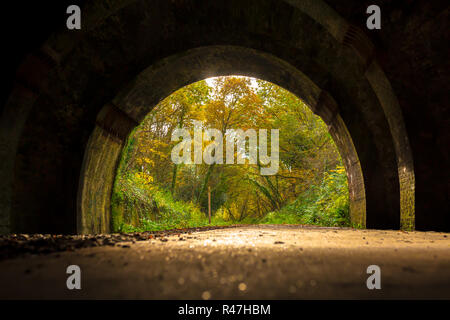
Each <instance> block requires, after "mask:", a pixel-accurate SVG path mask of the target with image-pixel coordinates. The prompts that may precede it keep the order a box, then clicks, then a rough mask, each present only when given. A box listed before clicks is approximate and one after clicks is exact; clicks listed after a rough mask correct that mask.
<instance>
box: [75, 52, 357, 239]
mask: <svg viewBox="0 0 450 320" xmlns="http://www.w3.org/2000/svg"><path fill="white" fill-rule="evenodd" d="M231 75H242V76H249V77H254V78H258V79H262V80H266V81H270V82H272V83H275V84H277V85H280V86H282V87H284V88H286V89H288V90H290V91H291V92H292V93H294V94H295V95H297V96H298V97H300V98H302V97H303V98H302V100H303V101H305V102H306V104H307V105H308V106H309V107H310V108H311V109H312V110H313V111H314V112H315V113H316V114H318V115H319V116H321V117H322V119H323V120H324V121H325V122H326V123H327V125H328V128H329V132H330V134H331V135H332V137H333V140H334V141H335V143H336V145H337V147H338V149H339V152H340V154H341V157H342V159H343V160H344V166H345V168H346V171H347V173H348V180H349V193H350V214H351V217H352V221H353V222H354V223H357V224H360V225H365V213H366V207H365V190H364V179H363V176H362V170H361V166H360V163H359V159H358V155H357V152H356V150H355V147H354V145H353V141H352V138H351V136H350V134H349V132H348V130H347V127H346V125H345V123H344V122H343V121H342V118H341V117H340V115H339V114H338V106H337V104H336V102H335V101H334V99H333V98H332V97H331V96H330V95H329V94H328V93H326V92H324V91H322V90H321V89H320V88H319V87H317V86H316V85H315V84H314V83H313V82H312V81H311V80H310V79H309V78H308V77H306V76H305V75H304V74H303V73H302V72H300V71H299V70H297V69H295V68H293V67H292V66H291V65H289V64H287V63H286V62H284V61H282V60H279V59H277V58H276V57H274V56H272V55H269V54H265V53H263V52H259V51H256V50H253V49H248V48H243V47H236V46H209V47H201V48H196V49H191V50H188V51H187V52H185V53H184V54H179V55H176V56H173V57H168V58H166V59H164V60H163V61H160V62H158V63H156V64H155V65H153V66H151V67H149V68H147V69H146V70H144V71H143V72H142V73H141V74H140V75H139V76H138V77H137V78H136V79H135V81H133V83H132V85H130V86H128V87H127V88H125V89H124V90H123V91H122V92H120V93H119V94H118V95H117V97H115V98H114V99H113V101H112V102H111V103H108V104H107V105H105V106H104V107H103V109H102V111H101V112H100V113H99V116H98V118H97V125H96V128H95V129H94V132H93V134H92V135H91V137H90V140H89V142H88V146H87V148H86V153H85V158H84V163H83V170H82V173H81V177H80V188H79V195H78V227H79V229H78V232H80V233H89V232H109V231H110V229H109V228H110V221H109V218H110V216H111V204H110V198H111V193H112V189H113V183H114V179H115V175H116V170H117V165H118V163H119V160H120V154H121V150H122V147H123V145H124V143H125V141H126V139H127V137H128V135H129V133H130V132H131V131H132V129H133V128H134V126H136V125H137V124H138V123H140V122H141V121H143V119H144V117H145V116H146V115H147V114H148V112H150V111H151V110H152V109H153V108H154V107H155V106H156V105H157V104H158V103H159V102H160V101H161V100H163V99H164V98H166V97H167V96H169V95H170V94H172V93H173V92H174V91H176V90H178V89H179V88H182V87H184V86H186V85H189V84H191V83H194V82H197V81H200V80H203V79H206V78H210V77H216V76H231ZM119 106H120V107H119Z"/></svg>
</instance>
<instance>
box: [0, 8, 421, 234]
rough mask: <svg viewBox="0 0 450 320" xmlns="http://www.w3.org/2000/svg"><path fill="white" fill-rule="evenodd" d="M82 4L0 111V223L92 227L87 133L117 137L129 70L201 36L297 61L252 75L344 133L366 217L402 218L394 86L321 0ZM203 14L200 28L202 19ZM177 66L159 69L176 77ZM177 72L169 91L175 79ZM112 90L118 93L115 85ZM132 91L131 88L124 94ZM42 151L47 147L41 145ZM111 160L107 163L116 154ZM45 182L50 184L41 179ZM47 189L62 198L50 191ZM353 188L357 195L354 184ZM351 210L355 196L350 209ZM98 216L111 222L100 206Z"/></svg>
mask: <svg viewBox="0 0 450 320" xmlns="http://www.w3.org/2000/svg"><path fill="white" fill-rule="evenodd" d="M84 11H85V12H86V13H85V16H86V18H85V24H84V27H83V29H82V31H81V32H79V33H77V34H75V35H74V34H73V33H72V34H71V33H70V32H68V31H62V32H59V33H55V34H54V35H52V36H51V37H50V38H49V40H48V41H47V42H46V43H45V44H44V45H43V46H42V48H41V49H40V50H39V51H38V52H35V53H33V54H31V55H30V56H28V57H27V59H26V60H25V61H24V63H23V64H22V65H21V67H20V68H19V70H18V72H17V81H16V82H17V83H16V86H15V87H14V89H13V92H12V94H11V95H10V98H9V100H8V102H7V105H6V107H5V109H4V113H3V116H2V120H1V121H2V127H1V128H2V129H1V130H2V132H0V137H1V142H2V149H1V151H0V152H1V153H2V156H4V159H5V161H4V162H3V163H2V166H1V167H0V173H1V176H2V178H3V181H5V186H6V187H5V188H4V190H3V191H2V194H1V200H0V204H1V209H2V217H1V225H2V230H3V232H5V231H6V232H8V231H10V230H21V231H41V232H42V231H48V232H75V231H76V230H78V231H79V232H96V231H98V230H96V229H95V227H93V228H91V227H86V228H85V227H84V226H83V223H81V221H82V219H81V218H77V215H76V214H75V212H77V211H80V210H81V211H82V210H83V209H80V208H82V207H83V205H81V204H80V203H83V200H80V199H84V198H83V197H84V196H83V192H84V193H85V194H86V191H82V192H79V190H89V189H85V187H83V184H84V183H85V182H84V181H86V179H85V176H86V175H87V176H89V174H90V173H89V172H92V171H89V170H90V169H89V168H90V166H89V164H87V163H89V160H86V159H89V152H90V151H89V150H91V149H90V148H91V147H94V146H93V142H92V141H93V140H95V136H99V133H98V131H99V130H103V131H105V132H108V134H109V135H110V136H114V137H115V138H114V139H116V140H117V139H123V136H124V135H126V132H128V131H129V130H128V128H129V127H132V126H133V123H134V124H136V123H137V122H138V121H139V117H141V116H142V115H141V114H140V113H139V110H140V109H141V110H142V108H138V107H137V102H138V101H137V100H138V99H137V98H136V96H135V97H134V98H135V99H137V100H136V103H135V104H134V107H132V108H131V109H130V107H129V106H130V105H131V104H130V101H131V100H130V101H128V102H127V103H128V106H127V104H121V102H120V101H121V100H120V98H121V97H124V96H126V92H127V89H128V90H129V89H130V88H133V85H136V84H137V83H138V82H139V76H137V77H136V75H138V74H139V73H140V72H141V71H142V70H144V69H146V68H151V67H149V66H157V65H158V63H160V64H164V63H165V64H166V65H170V64H172V63H174V61H175V60H171V59H180V58H181V57H183V55H185V54H186V53H187V52H191V51H190V50H201V49H199V48H206V47H207V48H215V50H216V51H215V53H214V54H216V55H217V57H216V58H218V59H219V60H217V61H220V50H221V49H223V48H224V47H226V48H232V47H233V48H237V47H239V48H244V49H242V50H243V51H245V50H255V52H258V53H254V55H253V58H260V59H262V60H261V61H264V59H263V58H261V57H265V58H266V61H267V57H268V56H270V57H273V58H271V61H278V63H281V65H284V68H285V69H286V68H287V69H286V70H288V69H289V68H288V67H287V66H292V68H293V69H295V70H296V71H295V72H294V71H293V70H290V71H289V70H288V71H286V73H285V74H281V75H279V76H280V77H287V78H286V79H283V78H281V79H278V80H277V79H274V80H275V81H271V80H270V79H267V78H269V76H268V75H267V74H266V72H269V71H268V70H266V71H264V69H263V68H264V67H263V66H261V65H260V68H261V69H260V70H259V72H258V73H259V76H258V77H259V78H261V79H264V80H266V79H267V80H268V81H271V82H274V83H279V84H280V85H281V86H283V87H284V88H286V89H288V90H289V91H291V92H294V93H295V94H297V95H298V96H299V97H301V98H302V99H303V100H305V101H307V102H308V104H309V105H310V106H311V107H312V108H313V111H314V112H316V113H317V114H319V115H321V116H322V118H324V119H325V120H326V122H327V121H329V122H327V123H330V132H331V133H332V135H334V136H336V139H335V141H336V142H337V143H338V144H339V143H341V145H342V146H341V148H340V149H344V147H343V146H347V145H349V144H348V143H346V141H347V140H345V139H344V138H342V139H343V140H342V142H339V139H341V137H345V136H351V137H352V140H353V145H354V148H355V150H356V154H357V155H358V156H359V160H360V162H361V170H362V177H363V179H364V186H365V198H364V199H365V201H361V203H363V202H365V207H366V225H367V227H370V228H390V229H398V228H399V226H400V216H401V215H402V216H406V215H411V214H412V213H413V211H414V205H413V204H414V170H413V161H412V156H411V153H410V151H409V142H408V138H407V134H406V131H405V129H404V125H403V120H402V119H403V118H402V116H401V110H400V109H399V107H398V102H396V98H395V94H394V93H393V91H392V88H391V87H390V84H389V81H388V80H387V78H386V77H385V76H384V73H383V71H382V70H381V68H380V67H379V66H378V64H377V62H376V59H375V55H374V48H373V45H372V44H371V43H370V41H368V39H367V38H366V37H365V36H364V34H363V33H362V32H361V31H360V30H358V29H357V28H355V27H352V26H351V25H349V24H348V23H347V22H345V20H344V19H343V18H341V17H340V16H339V15H338V14H337V13H336V12H335V11H334V10H333V9H332V8H330V7H329V6H328V5H326V4H325V3H324V2H322V1H311V0H308V1H300V0H298V1H296V0H290V1H288V0H286V1H281V2H277V1H271V0H264V1H247V2H241V1H214V2H210V1H198V2H194V1H174V2H171V3H168V2H166V1H156V2H152V3H151V4H150V3H148V2H145V1H119V2H116V3H115V4H114V5H108V4H107V2H106V1H105V2H96V3H95V4H94V3H88V4H86V7H85V9H84ZM208 17H214V19H212V18H208ZM278 17H284V18H285V19H278ZM208 19H209V20H208ZM205 20H206V21H208V22H209V24H208V26H209V29H207V30H204V29H202V25H203V24H202V23H203V22H205ZM196 48H197V49H196ZM217 50H218V51H217ZM242 50H241V51H235V52H240V53H239V54H238V56H236V57H235V59H236V61H234V62H233V64H235V65H236V63H239V62H240V63H241V65H246V64H248V62H249V61H250V60H249V58H248V57H247V58H246V59H244V58H243V56H241V57H239V55H241V54H242V55H243V54H244V53H243V51H242ZM213 51H214V50H213ZM214 54H213V55H214ZM168 57H172V58H168ZM222 58H223V57H222ZM197 59H198V60H193V61H191V62H192V63H193V64H194V65H195V64H198V65H201V63H202V58H201V57H200V58H197ZM223 61H226V60H222V62H223ZM218 65H219V66H220V63H219V64H218ZM249 65H252V64H249ZM254 65H257V64H254ZM245 67H246V68H247V69H248V68H249V66H245ZM154 70H156V69H154ZM234 70H237V68H236V67H235V69H234ZM242 70H245V68H242ZM250 71H251V70H250ZM250 71H248V72H250ZM257 71H258V70H257ZM241 72H242V71H241ZM253 72H255V70H253ZM296 72H300V73H301V74H304V75H305V76H306V78H308V79H310V81H309V82H308V81H306V82H305V83H311V82H312V84H314V85H312V84H311V86H310V87H308V88H309V89H306V88H305V87H297V88H291V87H292V84H290V81H291V80H292V79H289V77H293V76H292V74H295V73H296ZM182 73H183V72H182V70H181V71H179V72H178V73H177V72H172V73H166V74H162V76H163V77H175V75H177V76H181V77H182V76H183V74H182ZM233 73H234V74H236V72H233ZM44 75H45V76H44ZM222 75H224V74H222ZM247 75H250V76H251V74H247ZM184 77H185V78H184V79H185V81H187V83H185V84H188V82H191V81H192V79H189V77H191V78H192V77H195V76H193V75H185V76H184ZM197 77H198V75H197ZM293 78H295V77H293ZM306 78H304V79H303V80H306ZM100 83H101V86H100V85H99V84H100ZM167 83H169V82H167V81H166V84H167ZM173 83H174V84H173V87H172V88H171V90H172V91H174V90H175V89H177V88H175V87H177V86H178V85H179V84H176V85H175V83H176V82H173ZM169 87H170V86H169ZM154 88H157V86H154V87H151V88H149V89H150V90H154ZM300 88H301V89H300ZM118 91H120V92H121V94H119V95H118V96H116V93H117V92H118ZM299 91H304V92H299ZM115 96H116V97H115ZM150 96H151V97H152V98H151V99H154V101H156V100H157V99H156V97H159V99H160V98H163V97H164V96H163V95H161V92H156V91H154V92H153V93H151V94H150ZM128 98H130V99H131V98H133V96H132V95H130V94H129V93H128ZM148 99H150V98H148ZM151 99H150V100H151ZM122 102H123V100H122ZM338 106H339V107H338ZM102 108H103V109H102ZM44 118H45V119H44ZM120 119H121V120H120ZM122 121H123V122H124V123H122ZM55 122H57V123H58V124H55ZM99 124H100V127H101V128H102V129H100V128H99ZM91 132H93V134H92V135H91ZM96 132H97V134H96ZM343 132H348V135H346V134H344V133H343ZM89 136H91V138H90V139H89ZM338 137H339V138H338ZM88 141H89V142H88ZM94 144H95V143H94ZM86 145H88V146H91V147H88V149H87V150H88V152H84V150H85V149H86ZM107 146H108V145H107V144H105V145H103V148H106V147H107ZM95 148H99V147H98V146H96V147H95ZM349 149H351V148H349ZM46 150H47V151H50V152H51V155H48V154H43V153H45V151H46ZM83 154H84V159H85V160H84V161H83ZM348 154H352V155H353V153H352V152H351V151H348ZM348 159H349V160H348V161H347V162H348V163H347V164H346V166H349V167H351V166H358V165H357V162H356V160H355V157H354V156H349V157H348ZM83 162H84V165H82V164H83ZM108 165H109V166H110V167H111V168H112V167H114V163H109V164H108ZM36 170H37V171H39V170H40V172H43V173H44V174H42V175H41V176H40V175H39V174H36V173H35V172H36ZM350 171H351V170H350ZM347 172H349V171H348V170H347ZM355 172H356V171H355ZM355 176H359V177H360V176H361V175H360V174H357V173H355ZM356 180H358V181H360V180H361V179H359V178H357V179H356ZM78 182H79V184H78ZM43 184H44V185H46V186H49V189H48V190H46V191H44V190H42V185H43ZM358 190H362V189H361V186H360V187H359V189H358ZM55 194H56V195H58V197H52V195H55ZM77 194H78V195H79V196H78V199H79V200H78V201H77V200H75V199H77ZM356 197H358V198H360V199H362V198H361V195H360V194H359V193H358V194H357V195H356ZM105 201H106V200H105ZM88 202H89V201H88ZM99 203H101V202H100V201H99ZM103 203H104V204H105V203H106V202H103ZM360 207H362V206H360ZM77 208H78V209H77ZM355 210H356V211H355ZM358 210H361V209H356V207H355V208H354V210H353V212H357V211H358ZM80 217H82V215H80ZM77 219H78V220H77ZM80 219H81V220H80ZM94 220H96V222H98V224H99V225H105V226H107V221H102V220H101V218H99V217H96V218H95V219H94ZM77 225H78V227H77ZM87 225H88V224H87ZM90 225H91V226H92V225H95V223H93V224H92V223H91V224H90ZM106 230H107V229H106Z"/></svg>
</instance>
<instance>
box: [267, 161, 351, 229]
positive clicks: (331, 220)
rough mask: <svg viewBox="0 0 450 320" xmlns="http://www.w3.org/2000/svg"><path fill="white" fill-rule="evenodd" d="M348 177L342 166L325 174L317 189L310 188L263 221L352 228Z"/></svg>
mask: <svg viewBox="0 0 450 320" xmlns="http://www.w3.org/2000/svg"><path fill="white" fill-rule="evenodd" d="M348 196H349V195H348V186H347V175H346V173H345V170H344V168H343V167H337V169H335V170H329V171H328V172H325V174H324V177H323V180H322V183H321V184H320V185H319V186H314V185H313V186H311V187H310V188H309V189H308V190H307V191H305V192H303V193H302V194H301V195H300V196H299V197H298V198H297V199H295V200H294V201H293V202H291V203H290V204H288V205H286V206H284V207H283V208H281V209H280V210H278V211H273V212H270V213H268V214H267V215H266V217H265V218H263V219H262V223H267V224H280V223H287V224H313V225H321V226H329V227H332V226H337V227H348V226H351V222H350V215H349V202H348V201H349V200H348V199H349V198H348Z"/></svg>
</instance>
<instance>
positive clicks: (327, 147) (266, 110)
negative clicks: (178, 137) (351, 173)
mask: <svg viewBox="0 0 450 320" xmlns="http://www.w3.org/2000/svg"><path fill="white" fill-rule="evenodd" d="M198 127H201V128H202V129H206V128H215V129H218V130H219V131H220V133H221V134H222V135H223V137H226V136H227V135H229V134H232V132H233V131H232V130H233V129H242V130H247V129H250V128H254V129H259V128H264V129H268V130H270V129H278V130H279V158H280V162H279V170H278V172H277V173H276V174H274V175H261V174H260V172H261V171H260V169H261V167H263V165H262V164H261V162H260V161H258V162H257V163H256V164H250V163H249V162H248V161H245V164H236V161H235V162H234V163H233V164H217V163H212V164H207V163H205V162H202V163H199V164H174V163H173V162H172V161H171V151H172V149H173V147H174V146H175V145H176V144H177V143H178V141H172V139H171V138H172V132H173V131H174V130H175V129H177V128H187V129H188V130H189V132H191V136H194V134H193V132H194V129H196V128H197V129H198ZM268 136H269V138H270V134H268ZM200 141H201V148H202V150H203V151H204V150H206V149H207V147H208V144H209V143H211V142H208V141H205V139H202V140H200ZM197 142H198V141H197ZM194 143H196V140H195V137H194ZM192 149H194V148H192ZM224 149H225V146H224ZM238 149H239V148H236V150H234V151H233V152H235V154H234V156H235V157H237V156H238V153H240V155H241V156H242V157H243V158H245V159H248V157H249V153H250V151H249V149H248V146H246V147H245V150H238ZM270 151H271V150H270V144H269V153H270ZM215 152H216V151H214V152H213V153H215ZM223 154H224V155H225V150H224V152H223ZM208 187H210V189H211V209H212V210H211V211H212V224H214V225H223V224H242V223H293V224H294V223H295V224H297V223H301V224H316V225H324V226H349V225H350V219H349V205H348V187H347V176H346V173H345V170H344V168H343V166H342V162H341V159H340V157H339V154H338V152H337V149H336V146H335V145H334V143H333V141H332V139H331V136H330V135H329V133H328V130H327V127H326V125H325V123H323V121H322V120H321V119H320V118H319V117H318V116H316V115H314V114H313V113H312V112H311V111H310V109H309V108H308V107H307V106H306V105H305V104H304V103H303V102H302V101H301V100H300V99H298V98H297V97H296V96H294V95H293V94H291V93H289V92H288V91H286V90H284V89H282V88H280V87H278V86H276V85H274V84H272V83H269V82H265V81H262V80H256V79H251V78H246V77H219V78H214V79H209V80H208V81H200V82H197V83H194V84H192V85H189V86H187V87H184V88H182V89H180V90H178V91H176V92H175V93H173V94H172V95H170V96H169V97H167V98H166V99H165V100H163V101H162V102H160V103H159V104H158V105H157V106H156V107H155V108H154V109H153V110H152V111H151V112H150V113H149V114H148V115H147V117H146V118H145V120H144V121H143V122H142V123H141V124H140V126H138V127H137V128H136V129H135V130H134V132H133V133H132V134H131V135H130V137H129V139H128V143H127V145H126V146H125V148H124V150H123V153H122V159H121V163H120V165H119V169H118V174H117V177H116V181H115V186H114V190H113V197H112V207H113V208H112V209H113V217H112V220H113V229H114V230H115V231H122V232H128V231H138V230H161V229H168V228H183V227H194V226H203V225H207V224H208V223H209V222H208V218H207V217H208V192H207V191H208Z"/></svg>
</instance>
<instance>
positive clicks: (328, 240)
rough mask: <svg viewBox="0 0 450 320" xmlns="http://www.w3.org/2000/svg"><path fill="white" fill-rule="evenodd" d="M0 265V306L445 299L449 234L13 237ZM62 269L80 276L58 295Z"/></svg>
mask: <svg viewBox="0 0 450 320" xmlns="http://www.w3.org/2000/svg"><path fill="white" fill-rule="evenodd" d="M199 230H200V229H199ZM27 237H28V239H27ZM52 238H53V239H54V240H51V239H52ZM42 239H44V240H42ZM45 239H46V240H45ZM14 241H16V242H18V243H19V244H22V246H23V247H27V248H28V249H26V250H25V249H24V250H22V251H20V250H19V252H18V250H16V249H17V247H20V246H19V245H18V244H13V243H14ZM36 241H37V242H36ZM39 241H41V244H39V243H40V242H39ZM49 243H50V244H49ZM7 247H8V249H5V248H7ZM2 248H3V249H2ZM39 248H40V249H39ZM68 250H70V251H68ZM0 257H1V258H2V259H3V260H2V261H0V298H1V299H7V298H52V299H55V298H56V299H58V298H64V299H65V298H75V299H78V298H82V299H91V298H106V299H109V298H114V299H122V298H127V299H134V298H136V299H143V298H146V299H147V298H148V299H300V298H309V299H315V298H331V299H345V298H377V299H379V298H381V299H383V298H448V299H449V298H450V234H448V233H437V232H402V231H381V230H353V229H339V228H317V227H305V226H289V225H286V226H271V225H260V226H235V227H232V228H220V229H212V230H201V231H195V229H194V230H184V231H183V230H181V231H180V230H178V231H171V232H161V233H141V234H133V235H98V236H84V237H82V236H73V237H51V236H40V237H38V236H24V235H22V236H15V237H3V238H1V239H0ZM69 265H78V266H80V268H81V290H68V289H67V287H66V279H67V277H68V276H69V275H68V274H66V268H67V266H69ZM369 265H378V266H379V267H380V268H381V289H380V290H376V289H375V290H369V289H367V286H366V280H367V278H368V277H369V276H370V275H369V274H367V272H366V270H367V267H368V266H369Z"/></svg>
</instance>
